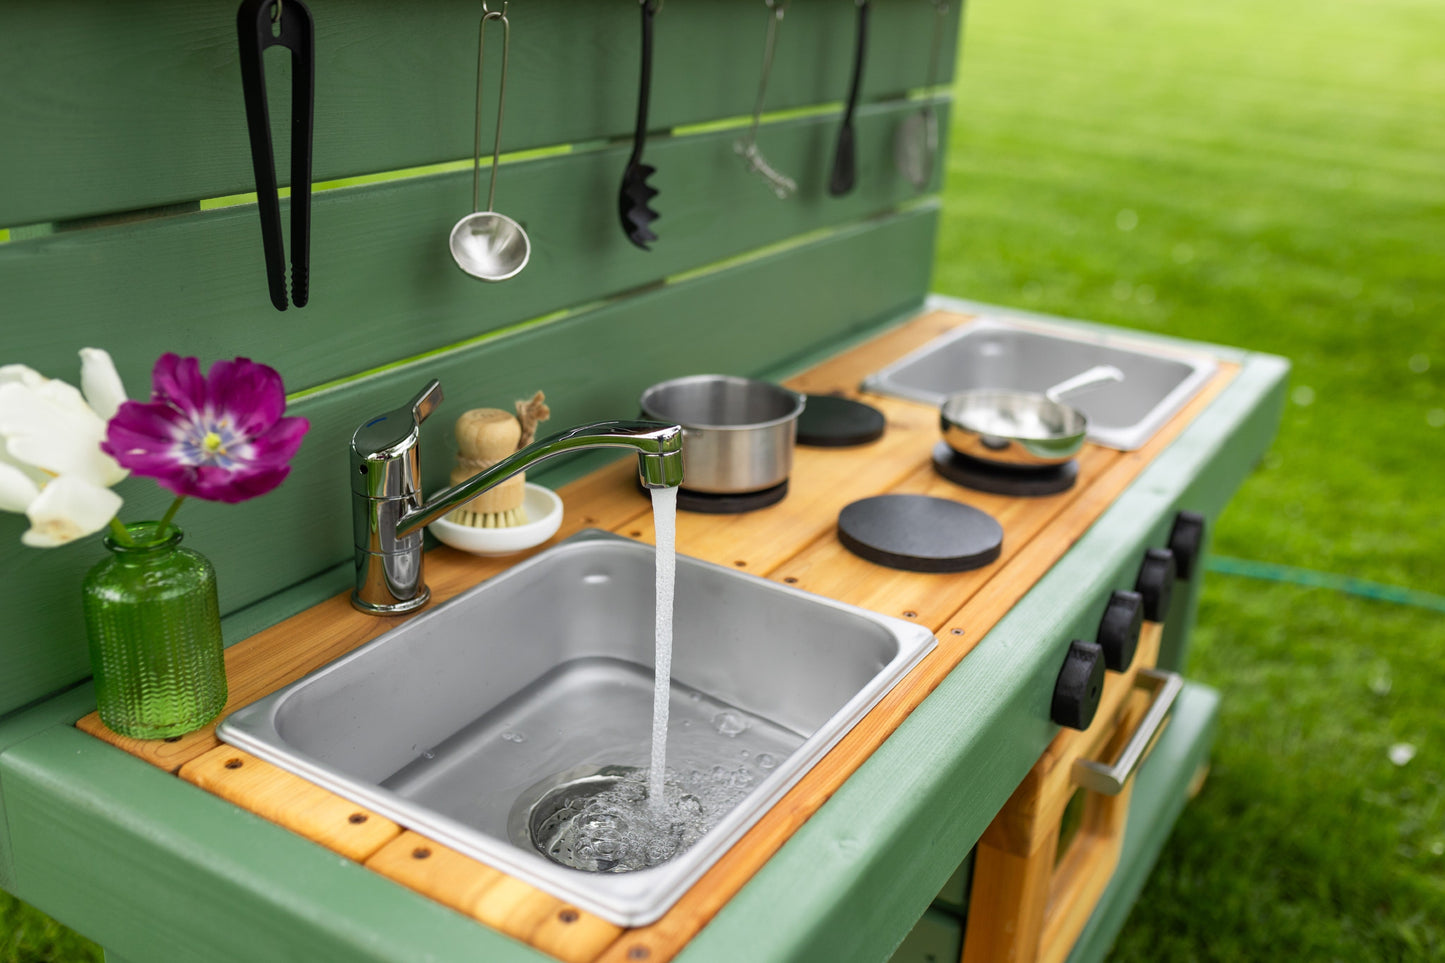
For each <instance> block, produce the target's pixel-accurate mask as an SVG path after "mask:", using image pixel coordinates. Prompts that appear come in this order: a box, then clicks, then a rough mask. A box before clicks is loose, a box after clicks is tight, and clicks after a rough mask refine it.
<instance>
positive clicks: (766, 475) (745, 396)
mask: <svg viewBox="0 0 1445 963" xmlns="http://www.w3.org/2000/svg"><path fill="white" fill-rule="evenodd" d="M804 401H805V399H804V397H803V396H802V395H800V394H798V393H797V392H796V391H789V390H788V389H787V388H784V387H782V386H781V385H775V384H773V383H772V382H768V381H755V380H753V379H751V378H735V377H732V376H730V375H691V376H689V377H686V378H676V379H673V380H672V381H664V382H662V383H661V384H655V385H653V386H652V387H651V388H648V389H647V390H646V391H644V392H643V393H642V399H641V406H642V414H643V417H645V418H651V419H656V420H658V421H667V422H672V423H673V424H678V425H681V426H682V466H683V467H682V487H683V488H685V489H687V490H688V491H694V492H706V493H710V494H743V493H746V492H756V491H762V490H763V489H765V488H772V487H773V486H774V485H780V484H782V483H783V482H785V481H787V479H788V473H789V472H790V471H792V468H793V444H794V440H795V439H796V437H797V430H798V416H799V415H801V414H802V413H803V404H804Z"/></svg>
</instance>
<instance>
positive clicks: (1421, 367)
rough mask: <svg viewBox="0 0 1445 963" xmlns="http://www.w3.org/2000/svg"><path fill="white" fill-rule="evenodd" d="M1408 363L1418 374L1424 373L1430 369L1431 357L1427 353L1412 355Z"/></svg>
mask: <svg viewBox="0 0 1445 963" xmlns="http://www.w3.org/2000/svg"><path fill="white" fill-rule="evenodd" d="M1406 364H1408V365H1409V366H1410V370H1411V371H1413V372H1415V373H1416V374H1424V373H1425V372H1427V371H1429V370H1430V358H1429V357H1428V356H1426V355H1425V354H1412V355H1410V360H1409V361H1408V362H1406Z"/></svg>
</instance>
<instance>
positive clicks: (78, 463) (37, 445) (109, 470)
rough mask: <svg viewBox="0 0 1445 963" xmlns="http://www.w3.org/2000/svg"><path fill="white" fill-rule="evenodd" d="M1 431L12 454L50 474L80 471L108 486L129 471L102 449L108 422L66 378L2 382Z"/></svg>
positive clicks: (83, 474)
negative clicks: (36, 383) (40, 382)
mask: <svg viewBox="0 0 1445 963" xmlns="http://www.w3.org/2000/svg"><path fill="white" fill-rule="evenodd" d="M56 386H59V388H57V387H56ZM60 389H68V391H67V390H60ZM71 394H73V395H74V400H75V402H76V404H72V403H71V399H70V397H69V396H70V395H71ZM0 436H3V437H4V440H5V445H6V448H7V449H8V456H9V459H10V460H13V461H18V462H24V463H26V464H29V465H33V466H35V467H36V468H41V469H44V470H45V471H47V472H49V473H50V474H52V475H78V476H80V477H81V478H85V479H87V480H89V481H91V482H92V483H94V484H96V485H102V486H108V485H114V484H115V483H116V482H118V481H120V480H121V479H122V478H124V477H125V476H126V474H127V473H126V471H125V470H124V469H123V468H121V467H120V465H118V464H117V463H116V461H115V459H114V458H111V457H110V456H109V455H107V454H106V453H105V452H103V451H101V450H100V442H101V440H102V439H104V438H105V422H103V421H101V420H100V417H99V416H98V415H97V414H96V413H95V412H93V411H91V410H90V406H89V405H87V404H85V401H84V399H82V398H81V397H80V392H78V391H76V390H75V389H74V388H71V387H70V386H69V385H67V384H65V383H64V382H59V381H55V380H53V379H52V380H49V381H47V382H46V383H45V384H43V385H41V386H39V387H38V388H32V387H30V386H27V385H22V384H17V383H11V384H0Z"/></svg>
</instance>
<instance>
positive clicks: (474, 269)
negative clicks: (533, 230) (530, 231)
mask: <svg viewBox="0 0 1445 963" xmlns="http://www.w3.org/2000/svg"><path fill="white" fill-rule="evenodd" d="M449 243H450V246H451V250H452V258H453V260H455V261H456V262H457V267H459V268H461V269H462V270H463V271H465V272H467V273H468V274H470V275H471V276H472V277H474V278H480V279H481V280H483V281H505V280H507V279H508V278H513V277H516V276H517V275H518V274H520V273H522V269H523V268H525V267H526V266H527V262H528V261H529V260H531V258H532V241H531V239H530V238H528V237H527V232H526V231H524V230H522V225H520V224H518V223H517V222H516V221H514V220H512V219H511V218H510V217H508V216H507V215H505V214H498V213H497V212H496V211H478V212H476V213H474V214H468V215H467V216H466V217H463V218H462V219H461V220H459V221H457V223H456V225H455V226H454V227H453V228H452V234H451V240H450V242H449Z"/></svg>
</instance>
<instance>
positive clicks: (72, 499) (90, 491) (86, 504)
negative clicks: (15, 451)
mask: <svg viewBox="0 0 1445 963" xmlns="http://www.w3.org/2000/svg"><path fill="white" fill-rule="evenodd" d="M120 506H121V497H120V496H119V495H117V494H116V493H115V492H113V491H111V490H110V489H109V488H103V487H101V486H98V485H93V484H91V483H90V482H88V481H86V480H85V479H83V478H76V477H74V476H71V475H62V476H60V477H59V478H57V479H55V480H54V481H52V482H51V483H50V484H48V485H46V486H45V487H44V488H43V489H41V491H40V497H39V498H37V499H35V501H33V502H31V503H30V508H29V509H28V510H27V511H26V512H25V514H26V515H27V516H28V517H29V518H30V530H29V531H28V532H26V533H25V534H24V535H22V536H21V537H20V540H21V541H22V542H24V543H25V544H26V545H31V546H34V547H36V548H53V547H54V546H56V545H64V544H65V543H66V542H72V541H74V540H75V539H77V538H83V537H85V536H86V535H89V534H91V533H92V532H98V531H100V530H101V529H102V528H104V527H105V526H106V525H107V524H109V523H110V520H111V519H112V518H114V517H115V514H116V512H118V511H120Z"/></svg>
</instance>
